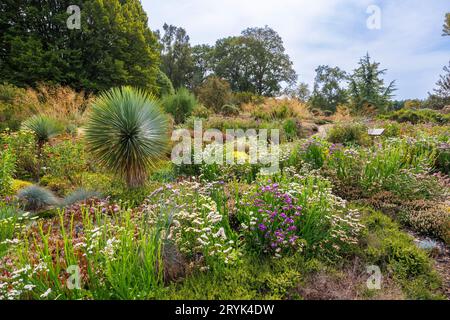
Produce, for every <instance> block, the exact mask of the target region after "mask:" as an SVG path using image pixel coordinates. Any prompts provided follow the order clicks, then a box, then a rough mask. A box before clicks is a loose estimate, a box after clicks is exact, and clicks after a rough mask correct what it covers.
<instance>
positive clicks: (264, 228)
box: [259, 223, 267, 231]
mask: <svg viewBox="0 0 450 320" xmlns="http://www.w3.org/2000/svg"><path fill="white" fill-rule="evenodd" d="M259 230H261V231H265V230H267V227H266V225H265V224H263V223H261V224H260V225H259Z"/></svg>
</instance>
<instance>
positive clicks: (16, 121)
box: [0, 83, 28, 132]
mask: <svg viewBox="0 0 450 320" xmlns="http://www.w3.org/2000/svg"><path fill="white" fill-rule="evenodd" d="M25 95H26V91H25V89H20V88H17V87H15V86H13V85H11V84H7V83H4V84H0V132H1V131H3V130H5V129H10V130H12V131H16V130H18V129H19V128H20V123H21V121H22V120H24V118H25V117H24V114H23V110H24V109H27V107H28V105H27V104H26V103H25V101H24V100H25V99H24V97H25Z"/></svg>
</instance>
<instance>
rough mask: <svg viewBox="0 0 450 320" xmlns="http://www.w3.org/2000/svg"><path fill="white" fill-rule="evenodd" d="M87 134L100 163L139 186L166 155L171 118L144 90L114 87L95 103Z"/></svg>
mask: <svg viewBox="0 0 450 320" xmlns="http://www.w3.org/2000/svg"><path fill="white" fill-rule="evenodd" d="M85 138H86V142H87V147H88V151H89V152H90V153H91V154H92V156H94V157H95V158H96V159H97V161H98V162H99V164H100V165H102V166H103V167H105V168H106V169H108V170H110V171H112V172H114V173H116V174H118V175H120V176H121V177H123V178H124V179H125V181H126V183H127V185H128V186H129V187H138V186H141V185H143V184H144V183H145V180H146V179H147V172H148V169H149V167H151V166H152V165H154V163H155V162H156V161H157V160H159V159H161V158H162V157H164V155H165V152H166V149H167V146H168V119H167V116H166V114H165V113H164V112H163V111H162V109H161V108H160V107H159V106H158V104H157V102H156V100H155V99H154V98H153V97H152V96H150V95H148V94H147V93H145V92H144V91H141V90H138V89H134V88H132V87H122V88H113V89H111V90H110V91H108V92H105V93H103V94H101V95H100V96H99V97H98V99H96V101H95V102H94V103H93V105H92V108H91V114H90V117H89V119H88V122H87V125H86V130H85Z"/></svg>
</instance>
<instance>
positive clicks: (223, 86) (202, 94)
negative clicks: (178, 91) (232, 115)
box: [197, 76, 232, 113]
mask: <svg viewBox="0 0 450 320" xmlns="http://www.w3.org/2000/svg"><path fill="white" fill-rule="evenodd" d="M197 96H198V99H199V100H200V102H201V103H203V104H204V105H205V106H206V107H208V108H211V109H212V110H214V112H216V113H220V112H221V110H222V107H223V106H224V105H226V104H229V103H230V102H231V99H232V92H231V87H230V84H229V83H228V82H227V81H225V80H223V79H221V78H219V77H216V76H211V77H208V78H207V79H206V80H205V81H204V82H203V84H202V85H201V86H200V87H199V88H198V90H197Z"/></svg>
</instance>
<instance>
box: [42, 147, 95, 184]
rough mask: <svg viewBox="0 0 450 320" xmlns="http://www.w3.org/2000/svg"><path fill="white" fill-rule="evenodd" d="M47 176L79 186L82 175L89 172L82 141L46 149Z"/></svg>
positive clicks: (44, 151)
mask: <svg viewBox="0 0 450 320" xmlns="http://www.w3.org/2000/svg"><path fill="white" fill-rule="evenodd" d="M43 153H44V162H45V175H46V176H49V177H55V178H60V179H63V180H66V181H67V182H68V183H70V184H71V185H75V186H79V185H80V183H81V173H82V172H83V171H86V170H87V161H86V155H85V152H84V145H83V144H82V143H81V141H76V140H65V141H62V142H60V143H57V144H55V145H47V146H45V147H44V150H43Z"/></svg>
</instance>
